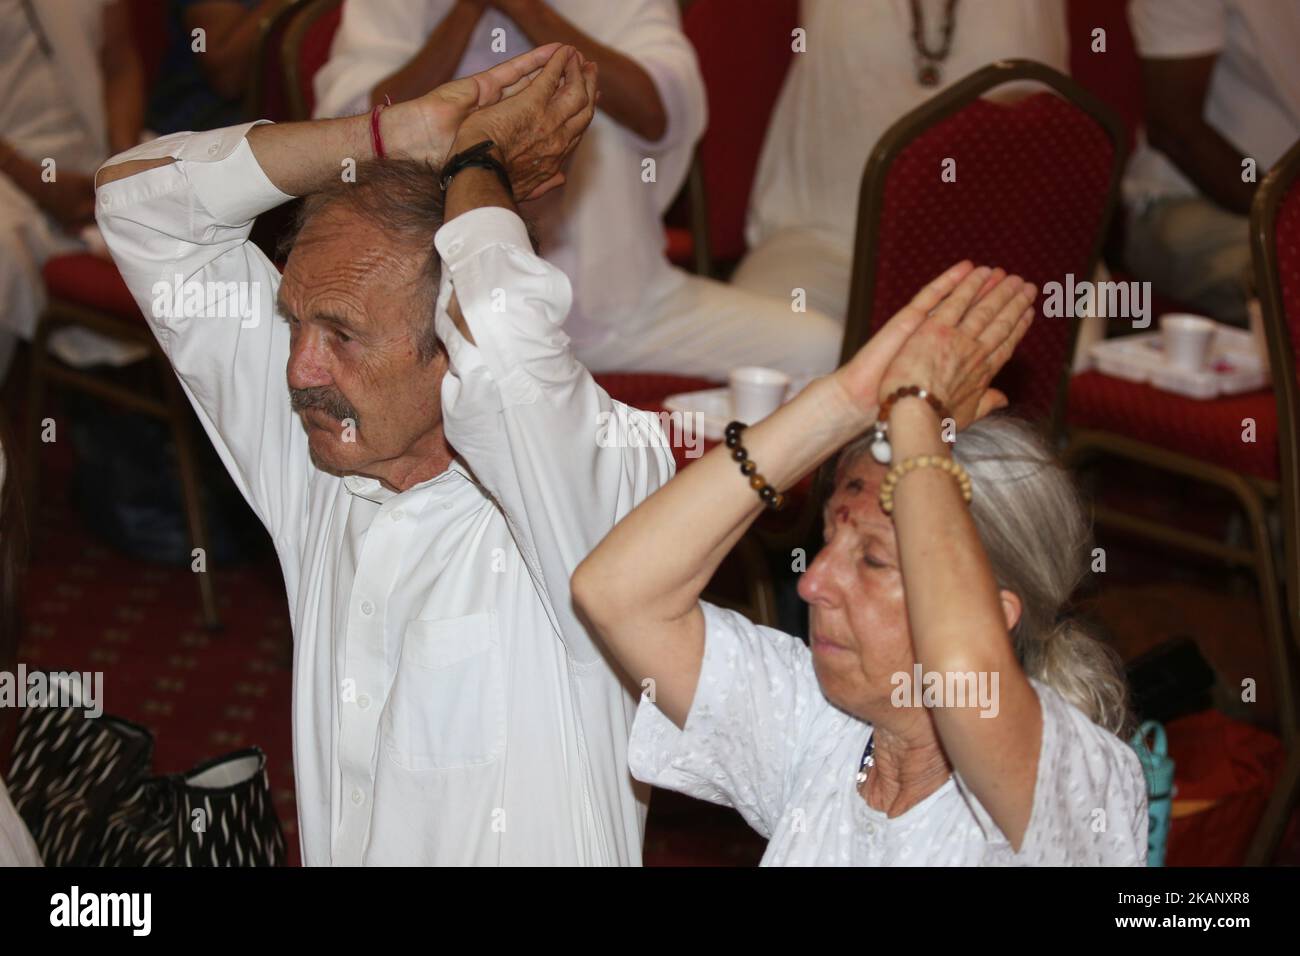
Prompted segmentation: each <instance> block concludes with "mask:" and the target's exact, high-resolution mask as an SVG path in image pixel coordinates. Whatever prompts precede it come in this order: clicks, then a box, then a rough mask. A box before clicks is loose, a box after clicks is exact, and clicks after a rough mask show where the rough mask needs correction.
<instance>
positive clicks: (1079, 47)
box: [1067, 0, 1144, 149]
mask: <svg viewBox="0 0 1300 956" xmlns="http://www.w3.org/2000/svg"><path fill="white" fill-rule="evenodd" d="M1128 5H1129V0H1069V2H1068V4H1067V18H1068V22H1069V33H1070V76H1071V77H1072V78H1073V79H1074V81H1075V82H1076V83H1078V84H1079V85H1080V86H1082V87H1083V88H1084V89H1085V90H1087V91H1088V92H1089V93H1091V94H1092V95H1093V96H1095V97H1097V99H1099V100H1101V101H1102V102H1103V103H1105V104H1106V105H1107V106H1109V107H1110V108H1111V109H1112V110H1114V111H1115V112H1116V113H1117V114H1118V115H1119V117H1120V119H1122V120H1123V121H1124V130H1125V132H1126V133H1127V134H1128V139H1127V140H1126V141H1125V142H1126V144H1127V146H1128V148H1129V149H1132V148H1133V137H1134V134H1135V133H1136V132H1137V129H1138V127H1140V126H1141V125H1142V122H1143V116H1144V113H1143V110H1144V105H1143V100H1142V63H1141V61H1140V60H1139V58H1138V54H1137V45H1136V44H1135V43H1134V40H1133V30H1132V28H1131V27H1130V26H1129V21H1128ZM1095 30H1103V31H1105V32H1104V34H1103V35H1102V36H1101V37H1100V38H1095V37H1094V36H1093V31H1095ZM1098 39H1101V40H1102V41H1103V42H1104V44H1105V49H1104V51H1103V50H1096V49H1094V46H1095V45H1096V43H1097V40H1098Z"/></svg>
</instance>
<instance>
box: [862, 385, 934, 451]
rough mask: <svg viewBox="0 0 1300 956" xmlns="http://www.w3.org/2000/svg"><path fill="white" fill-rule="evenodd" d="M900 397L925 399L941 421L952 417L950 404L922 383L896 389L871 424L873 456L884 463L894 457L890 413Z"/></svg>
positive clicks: (882, 404) (884, 402)
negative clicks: (890, 440)
mask: <svg viewBox="0 0 1300 956" xmlns="http://www.w3.org/2000/svg"><path fill="white" fill-rule="evenodd" d="M900 398H919V399H923V400H924V401H925V402H926V403H927V404H929V406H930V407H931V408H933V409H934V411H935V414H937V415H938V416H939V420H940V421H943V420H944V419H946V418H951V417H952V416H951V415H949V414H948V406H947V405H945V404H944V403H943V402H942V401H940V399H939V396H937V395H935V394H934V393H932V392H930V391H929V390H928V389H925V388H922V387H921V386H920V385H904V386H903V387H902V388H899V389H895V390H894V391H893V392H891V393H890V395H889V397H887V398H886V399H885V400H884V401H883V402H882V403H881V405H880V410H879V411H878V412H876V421H875V423H874V424H873V425H872V426H871V457H872V458H874V459H875V460H876V461H878V462H880V463H881V464H882V465H888V464H889V462H890V461H891V460H892V459H893V457H894V449H893V447H892V446H891V445H890V444H889V413H890V412H892V411H893V410H894V405H895V404H896V403H897V402H898V400H899V399H900Z"/></svg>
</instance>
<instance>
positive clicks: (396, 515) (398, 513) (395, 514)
mask: <svg viewBox="0 0 1300 956" xmlns="http://www.w3.org/2000/svg"><path fill="white" fill-rule="evenodd" d="M392 517H393V520H394V521H401V520H402V519H403V518H405V517H406V512H405V511H403V510H402V509H401V508H398V509H397V510H396V511H394V512H393V515H392Z"/></svg>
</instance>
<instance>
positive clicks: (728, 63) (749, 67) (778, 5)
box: [682, 0, 799, 260]
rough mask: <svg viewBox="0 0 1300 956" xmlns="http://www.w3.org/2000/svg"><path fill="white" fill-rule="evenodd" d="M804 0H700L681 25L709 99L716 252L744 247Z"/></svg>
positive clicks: (709, 190)
mask: <svg viewBox="0 0 1300 956" xmlns="http://www.w3.org/2000/svg"><path fill="white" fill-rule="evenodd" d="M798 7H799V5H798V3H797V0H694V2H693V3H692V4H691V5H690V6H689V7H688V8H687V9H686V12H685V14H684V15H683V18H682V29H683V30H684V32H685V33H686V36H687V37H688V38H689V39H690V41H691V44H692V45H693V46H694V47H695V51H696V54H697V55H698V57H699V61H700V72H701V74H702V75H703V77H704V88H705V94H706V96H707V97H708V104H709V127H708V129H707V130H706V131H705V133H704V137H703V139H702V140H701V141H700V154H699V155H700V163H701V166H702V170H703V179H704V190H705V193H706V195H707V203H708V224H709V242H710V249H711V252H712V254H713V258H714V259H720V260H735V259H739V258H740V257H741V256H742V255H744V252H745V236H744V231H745V211H746V209H747V208H748V206H749V194H750V190H751V189H752V187H753V184H754V174H755V172H756V171H757V169H758V159H759V155H760V154H761V153H762V150H763V139H764V137H765V136H766V134H767V123H768V119H769V118H770V117H771V115H772V109H773V107H774V106H775V105H776V98H777V96H778V95H779V94H780V92H781V85H782V83H784V81H785V75H786V72H787V70H788V69H789V66H790V60H791V58H792V57H793V56H794V52H793V50H792V48H791V42H792V40H791V31H792V30H794V28H795V27H796V26H797V25H798Z"/></svg>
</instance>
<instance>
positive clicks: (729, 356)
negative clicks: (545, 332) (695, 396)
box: [577, 269, 844, 381]
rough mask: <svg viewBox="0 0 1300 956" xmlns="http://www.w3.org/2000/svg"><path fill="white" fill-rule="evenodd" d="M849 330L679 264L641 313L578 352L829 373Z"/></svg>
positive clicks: (591, 360)
mask: <svg viewBox="0 0 1300 956" xmlns="http://www.w3.org/2000/svg"><path fill="white" fill-rule="evenodd" d="M843 334H844V331H843V329H842V328H841V327H840V324H839V323H838V322H836V321H834V320H832V319H830V318H828V317H827V316H825V315H823V314H822V313H820V312H818V311H816V310H815V309H813V308H812V307H811V306H810V307H809V308H808V309H807V310H806V311H802V312H799V311H795V309H794V308H792V306H791V301H790V297H789V296H788V295H787V296H784V297H782V298H773V297H768V296H764V295H759V294H757V293H754V292H750V291H748V290H745V289H738V288H736V287H735V286H731V285H727V284H725V283H722V282H715V281H713V280H712V279H702V278H700V277H699V276H695V275H691V274H689V273H687V272H684V271H683V270H681V269H673V270H672V274H671V279H670V280H669V281H666V282H664V283H663V285H662V287H661V288H660V289H658V290H656V292H655V293H654V294H653V295H652V296H651V297H650V301H649V303H648V305H647V307H646V309H645V313H644V315H643V316H642V317H641V319H640V321H638V322H637V323H635V324H634V326H633V327H632V329H630V330H628V331H627V332H620V333H619V334H616V335H615V336H613V337H612V338H611V339H609V340H608V341H606V342H603V343H601V344H600V345H598V346H595V347H589V348H579V349H578V353H577V354H578V359H579V360H580V361H581V362H582V363H583V364H584V365H586V366H587V368H589V369H591V370H592V371H593V372H668V373H672V374H674V375H693V376H698V377H700V378H710V379H716V380H718V381H725V380H726V378H727V373H728V372H729V371H730V370H731V369H733V368H737V367H739V366H742V365H762V366H766V367H768V368H775V369H779V370H781V371H782V372H785V373H787V374H788V375H790V376H792V377H794V378H801V377H807V376H814V375H824V374H825V373H827V372H829V371H831V370H832V369H834V368H835V366H836V364H837V363H838V361H839V355H840V343H841V340H842V339H843Z"/></svg>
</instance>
